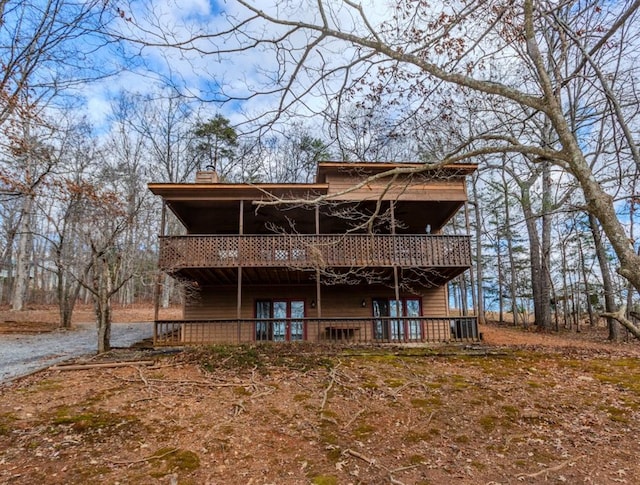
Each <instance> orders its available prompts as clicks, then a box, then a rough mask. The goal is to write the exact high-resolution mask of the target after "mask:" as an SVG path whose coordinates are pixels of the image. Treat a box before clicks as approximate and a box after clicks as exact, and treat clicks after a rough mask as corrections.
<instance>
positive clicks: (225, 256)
mask: <svg viewBox="0 0 640 485" xmlns="http://www.w3.org/2000/svg"><path fill="white" fill-rule="evenodd" d="M421 167H422V165H420V164H410V163H402V164H392V163H346V162H321V163H319V164H318V170H317V177H316V181H315V183H310V184H262V183H258V184H249V183H226V182H224V181H220V180H218V178H217V176H216V174H215V173H213V172H200V173H199V174H198V176H197V177H196V181H195V183H180V184H173V183H151V184H149V189H150V190H151V191H152V192H153V193H154V194H156V195H159V196H161V197H162V199H163V203H164V204H165V207H166V208H168V209H169V210H171V211H172V212H173V214H175V216H176V217H177V218H178V220H179V221H180V222H181V223H182V225H183V226H184V229H185V232H186V234H185V235H164V234H161V236H160V262H159V265H160V268H161V270H163V271H164V272H166V273H168V274H170V275H171V276H173V277H175V278H176V279H178V280H179V281H180V282H181V283H182V284H183V285H185V288H186V289H187V294H186V297H185V303H184V312H183V319H182V320H179V321H167V320H159V319H158V318H157V316H158V312H157V304H156V323H155V325H156V327H155V328H156V330H155V343H156V344H158V345H163V344H165V345H175V344H200V343H247V342H256V341H331V340H349V341H354V342H426V341H449V340H460V339H472V340H473V339H477V338H478V330H477V321H476V318H475V317H473V316H461V315H451V314H450V311H449V307H448V294H447V283H448V282H449V281H451V280H452V279H453V278H455V277H456V276H458V275H460V274H461V273H462V272H464V271H465V270H467V269H468V268H469V267H470V266H471V252H470V240H469V237H468V236H467V235H443V234H442V228H443V226H444V225H445V224H446V223H447V221H449V220H450V219H451V218H452V217H453V216H454V214H455V213H456V212H457V211H458V210H459V209H460V208H461V207H462V206H463V205H464V203H465V201H466V200H467V194H466V188H465V177H466V176H467V175H469V174H471V173H472V172H473V171H474V170H475V169H476V166H475V165H473V164H464V165H458V164H456V165H447V166H443V167H440V168H438V169H436V170H430V171H426V172H423V173H407V172H412V171H414V170H415V169H419V168H421ZM164 231H165V229H164V224H163V228H162V232H163V233H164Z"/></svg>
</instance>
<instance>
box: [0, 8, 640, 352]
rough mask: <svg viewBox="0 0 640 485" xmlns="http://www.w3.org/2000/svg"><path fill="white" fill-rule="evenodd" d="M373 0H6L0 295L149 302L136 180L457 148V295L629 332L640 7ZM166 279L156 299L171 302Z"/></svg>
mask: <svg viewBox="0 0 640 485" xmlns="http://www.w3.org/2000/svg"><path fill="white" fill-rule="evenodd" d="M152 3H153V4H152ZM370 3H371V5H370V4H365V5H364V7H363V6H358V5H355V4H352V3H351V2H349V1H345V2H323V1H319V2H311V3H309V5H306V4H305V5H301V4H300V2H288V1H280V2H276V3H275V4H274V6H273V8H271V7H269V9H266V10H265V11H261V10H257V9H255V8H254V7H252V5H251V4H250V3H248V2H243V1H238V2H232V3H230V4H229V5H227V4H224V5H222V4H217V3H216V2H208V3H206V4H204V3H198V2H193V3H191V2H187V3H185V5H182V7H180V8H178V6H175V5H172V4H170V3H169V4H166V5H165V4H163V3H157V2H139V3H136V2H134V3H131V4H126V3H123V4H119V5H116V4H113V3H111V2H109V1H103V0H93V1H89V2H76V1H72V0H28V1H26V2H12V1H9V0H0V19H1V20H0V62H1V64H2V66H3V73H2V77H1V78H0V126H1V127H2V130H0V132H1V134H0V302H1V303H2V304H3V305H8V306H10V307H11V308H12V309H13V310H15V311H20V310H22V309H25V308H27V307H29V305H33V304H40V303H55V304H58V305H59V306H60V319H61V325H63V326H69V325H70V324H71V314H72V311H73V308H74V304H75V303H76V302H77V301H81V302H85V303H89V302H93V303H95V304H96V306H97V311H98V312H99V313H100V312H102V314H106V317H107V318H108V316H109V313H110V307H111V304H112V303H113V302H114V301H115V302H117V303H119V304H121V305H132V304H134V303H141V302H150V301H152V299H153V296H154V288H155V282H156V278H157V270H156V262H157V250H158V240H157V235H158V233H159V225H160V213H161V208H160V201H159V200H157V199H156V198H154V197H153V196H152V195H151V194H150V193H149V192H148V191H147V189H146V184H147V183H148V182H151V181H153V182H188V181H193V179H194V176H195V171H197V170H200V169H206V168H211V167H213V168H215V169H216V170H217V171H218V173H219V174H220V175H221V177H222V178H223V179H224V180H227V181H232V182H309V181H312V180H313V178H314V175H315V168H316V163H317V161H319V160H346V161H373V162H383V161H393V162H397V161H410V162H415V161H422V162H424V163H425V166H424V170H428V169H431V168H432V167H433V166H435V165H438V164H440V163H451V162H455V161H468V162H475V163H478V164H479V170H478V171H477V173H476V174H475V175H474V176H473V178H472V179H471V180H469V185H468V192H469V196H470V202H469V204H468V205H467V207H466V208H465V211H463V212H461V213H460V214H459V215H458V217H456V219H455V220H454V221H452V223H451V224H450V226H449V227H448V228H447V231H449V232H451V233H457V234H464V233H470V234H471V235H472V236H473V243H472V247H473V253H474V269H473V271H472V272H468V273H466V274H464V275H462V276H461V277H460V278H459V279H457V280H455V281H453V282H452V283H451V288H450V290H451V291H450V295H451V300H452V303H453V304H454V306H455V307H457V308H459V309H460V310H461V311H463V312H467V311H472V310H471V308H475V309H476V311H477V312H478V313H479V315H480V318H481V320H482V319H483V315H484V312H485V311H492V312H496V316H497V318H498V319H499V320H502V319H503V317H504V315H505V314H506V313H509V314H510V315H512V318H513V320H514V323H516V324H519V325H524V326H528V325H531V324H533V322H534V321H535V322H536V323H537V324H538V325H539V326H540V327H542V328H546V329H553V328H560V327H563V328H573V329H577V328H579V325H580V324H581V322H584V321H585V319H588V321H589V322H590V323H592V324H595V323H596V321H597V320H598V318H599V316H600V315H601V314H602V313H607V314H608V315H614V314H615V316H617V317H618V320H621V321H623V322H624V321H625V320H626V321H627V323H628V320H629V319H632V317H633V315H634V310H635V309H636V300H637V291H636V290H637V289H638V287H637V282H638V281H639V280H640V265H638V264H636V263H637V262H638V261H640V259H638V258H639V257H638V256H637V253H638V249H639V244H638V241H637V232H638V228H637V227H636V225H637V223H638V220H637V214H636V212H637V208H638V207H637V204H638V202H640V199H639V198H638V196H637V194H638V187H637V184H638V168H639V166H640V156H639V154H638V153H639V152H638V147H637V140H638V138H639V136H638V133H639V130H640V126H639V113H638V111H639V110H638V106H639V102H638V101H639V100H638V96H640V95H639V90H638V88H639V86H638V83H639V82H640V81H638V79H640V76H638V59H637V55H638V52H640V50H639V49H638V47H639V46H638V45H637V44H638V43H639V42H640V40H639V39H640V36H638V35H637V32H636V31H637V29H638V27H637V26H638V25H640V22H638V19H637V16H638V7H639V6H640V2H638V1H635V2H632V1H621V2H600V1H577V0H573V1H562V2H551V1H549V2H547V1H540V2H532V1H523V2H500V1H487V2H470V3H467V2H464V1H460V2H455V1H452V2H434V3H432V4H428V3H427V2H418V1H409V0H398V1H396V2H391V3H388V2H387V3H382V2H370ZM196 4H197V5H196ZM367 9H368V10H367ZM194 12H195V13H194ZM292 19H293V20H292ZM247 56H253V57H247ZM229 63H232V64H233V63H235V64H238V65H241V66H242V68H238V70H239V71H240V74H238V71H233V72H232V71H229V69H230V68H229V65H230V64H229ZM192 78H197V79H199V80H200V81H199V82H200V83H201V84H198V85H197V88H196V87H194V84H193V81H192ZM106 86H108V89H107V87H106ZM100 90H104V91H105V92H106V94H105V92H101V93H100V96H98V95H97V94H96V92H98V91H100ZM257 100H259V101H257ZM98 115H99V116H98ZM168 224H169V230H168V232H169V233H175V232H176V231H179V225H178V223H177V222H176V221H173V220H169V221H168ZM623 275H624V276H623ZM162 282H163V284H162V291H161V295H160V298H161V301H162V304H163V306H169V305H170V304H171V303H175V302H177V301H179V299H180V298H181V293H180V289H179V288H177V287H176V286H175V285H174V283H173V282H172V280H170V279H163V280H162ZM478 283H479V284H478ZM476 287H477V288H478V289H477V291H472V288H476ZM619 310H620V311H619ZM616 312H618V313H616ZM608 325H609V328H610V332H609V337H610V338H614V339H615V338H618V334H619V328H618V324H617V323H615V322H614V320H613V319H609V322H608Z"/></svg>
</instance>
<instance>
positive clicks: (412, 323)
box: [373, 298, 422, 341]
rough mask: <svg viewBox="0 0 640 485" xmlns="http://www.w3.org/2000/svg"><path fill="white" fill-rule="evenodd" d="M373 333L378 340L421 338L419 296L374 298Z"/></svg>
mask: <svg viewBox="0 0 640 485" xmlns="http://www.w3.org/2000/svg"><path fill="white" fill-rule="evenodd" d="M373 316H374V317H378V318H375V319H374V322H373V335H374V338H375V339H376V340H391V341H406V340H421V339H422V325H421V323H420V319H415V320H412V319H411V318H410V317H419V316H420V299H419V298H401V299H400V300H396V299H395V298H374V299H373Z"/></svg>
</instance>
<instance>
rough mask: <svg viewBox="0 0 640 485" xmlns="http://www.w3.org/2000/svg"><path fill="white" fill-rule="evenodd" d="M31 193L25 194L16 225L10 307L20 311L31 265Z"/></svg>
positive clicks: (25, 294) (22, 306) (22, 307)
mask: <svg viewBox="0 0 640 485" xmlns="http://www.w3.org/2000/svg"><path fill="white" fill-rule="evenodd" d="M33 197H34V196H33V195H30V194H29V195H26V196H25V198H24V205H23V207H22V217H21V218H20V224H19V226H18V237H19V239H18V254H17V256H16V276H15V280H14V284H13V294H12V297H11V309H12V310H14V311H22V310H23V309H24V303H25V298H26V296H27V287H28V286H29V268H30V265H31V252H32V247H31V246H32V240H33V234H32V233H31V210H32V208H33Z"/></svg>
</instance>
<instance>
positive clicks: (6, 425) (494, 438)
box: [0, 327, 640, 485]
mask: <svg viewBox="0 0 640 485" xmlns="http://www.w3.org/2000/svg"><path fill="white" fill-rule="evenodd" d="M483 331H484V332H485V335H486V336H487V340H488V343H484V344H482V345H477V346H475V345H474V346H473V347H469V348H465V347H463V346H439V347H424V348H412V349H401V348H388V347H387V348H375V347H358V348H338V347H318V346H310V345H291V346H282V345H262V346H244V347H233V348H230V347H210V348H204V347H203V348H197V349H189V350H186V351H184V352H181V353H178V354H162V353H159V352H155V353H153V352H150V353H147V354H145V353H144V351H137V352H138V354H135V355H134V354H133V353H132V352H131V351H129V352H128V353H126V352H124V351H119V352H121V353H120V354H119V353H118V352H116V353H113V354H111V355H109V356H106V357H105V359H112V360H113V359H115V360H117V359H131V358H134V357H139V358H146V359H148V358H155V359H157V363H156V365H155V366H153V367H150V368H149V367H144V368H143V367H140V368H137V367H135V366H131V367H125V368H114V369H106V370H105V369H100V370H99V369H92V370H82V371H68V372H61V371H51V370H49V371H44V372H41V373H39V374H36V375H33V376H30V377H27V378H24V379H21V380H18V381H15V382H13V383H11V384H9V385H7V386H5V387H4V388H3V389H2V396H3V399H2V401H0V483H12V484H31V483H34V482H38V481H40V482H42V483H47V484H63V483H64V484H74V483H77V484H81V483H82V484H84V483H88V482H98V483H116V482H119V483H145V484H146V483H149V484H151V483H170V482H173V483H180V484H200V483H224V484H231V485H233V484H242V485H245V484H248V483H252V484H268V483H278V484H304V483H309V484H340V483H345V484H346V483H353V484H359V483H361V484H371V483H376V484H377V483H396V484H398V483H404V484H442V483H454V482H455V483H461V484H477V483H542V482H545V483H546V482H550V483H555V482H564V483H602V484H607V483H640V465H639V464H638V463H637V460H635V456H636V449H637V446H638V438H637V437H638V436H640V422H639V418H640V377H638V376H640V360H639V359H638V348H639V347H638V344H636V343H635V342H634V343H627V344H624V343H623V344H607V343H602V342H600V343H597V342H594V341H593V337H589V336H586V335H580V336H579V337H578V338H573V337H572V335H571V334H566V335H562V336H553V335H550V336H548V335H540V334H534V333H524V332H519V331H517V330H513V329H509V328H501V327H487V328H485V329H483ZM595 333H598V332H596V331H594V334H595ZM601 333H602V332H601V331H600V334H601ZM69 389H73V392H69Z"/></svg>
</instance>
